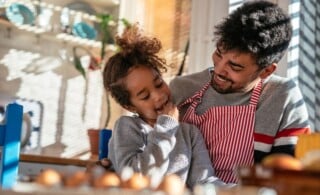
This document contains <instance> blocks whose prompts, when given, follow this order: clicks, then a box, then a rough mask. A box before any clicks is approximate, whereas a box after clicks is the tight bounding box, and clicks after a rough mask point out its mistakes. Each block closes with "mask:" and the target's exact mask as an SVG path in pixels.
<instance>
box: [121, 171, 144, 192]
mask: <svg viewBox="0 0 320 195" xmlns="http://www.w3.org/2000/svg"><path fill="white" fill-rule="evenodd" d="M149 184H150V179H149V178H148V177H147V176H144V175H142V174H141V173H133V175H132V176H131V177H130V178H129V179H128V180H126V181H123V183H122V184H121V186H122V187H124V188H130V189H134V190H142V189H145V188H148V187H149Z"/></svg>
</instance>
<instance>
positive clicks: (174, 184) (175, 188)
mask: <svg viewBox="0 0 320 195" xmlns="http://www.w3.org/2000/svg"><path fill="white" fill-rule="evenodd" d="M158 190H161V191H164V192H165V193H167V194H168V195H180V194H183V193H184V191H185V185H184V182H183V181H182V180H181V178H180V177H179V176H177V175H175V174H170V175H166V176H165V177H164V178H163V180H162V182H161V183H160V185H159V187H158Z"/></svg>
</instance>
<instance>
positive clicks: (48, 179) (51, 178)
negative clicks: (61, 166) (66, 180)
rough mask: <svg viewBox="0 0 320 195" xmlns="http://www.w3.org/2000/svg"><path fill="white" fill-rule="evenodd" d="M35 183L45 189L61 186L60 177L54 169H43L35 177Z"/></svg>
mask: <svg viewBox="0 0 320 195" xmlns="http://www.w3.org/2000/svg"><path fill="white" fill-rule="evenodd" d="M35 182H36V183H38V184H41V185H44V186H47V187H52V186H55V185H59V184H61V182H62V176H61V175H60V173H59V172H57V171H56V170H54V169H45V170H43V171H42V172H41V173H40V174H39V175H38V176H37V177H36V180H35Z"/></svg>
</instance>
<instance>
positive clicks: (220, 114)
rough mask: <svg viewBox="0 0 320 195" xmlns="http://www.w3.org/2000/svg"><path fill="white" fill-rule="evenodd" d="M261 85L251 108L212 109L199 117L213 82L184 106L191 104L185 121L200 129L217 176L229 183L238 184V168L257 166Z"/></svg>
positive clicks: (220, 107) (256, 89) (223, 107)
mask: <svg viewBox="0 0 320 195" xmlns="http://www.w3.org/2000/svg"><path fill="white" fill-rule="evenodd" d="M261 83H262V82H259V84H258V85H257V86H256V87H255V88H254V90H253V92H252V95H251V98H250V103H249V105H239V106H217V107H211V108H209V109H208V110H207V111H206V112H205V113H203V114H201V115H198V114H197V113H196V107H197V106H198V105H199V104H200V103H201V100H202V97H203V95H204V93H205V91H206V90H207V89H208V87H209V86H210V82H209V83H207V84H206V85H205V86H204V87H203V88H202V89H201V90H200V91H198V92H197V93H195V95H194V96H192V97H191V98H189V99H187V100H186V101H185V102H184V103H182V104H181V105H180V107H181V106H183V105H185V104H189V103H191V105H190V107H189V108H188V109H187V111H186V114H185V116H184V117H183V119H182V121H184V122H188V123H191V124H194V125H196V126H197V127H198V128H199V129H200V131H201V133H202V135H203V137H204V140H205V142H206V146H207V148H208V150H209V155H210V158H211V162H212V165H213V168H214V169H215V173H216V175H217V177H219V178H220V179H221V180H223V181H224V182H226V183H236V182H238V179H237V176H236V172H235V169H236V168H237V166H239V165H247V166H251V165H253V163H254V159H253V153H254V136H253V133H254V121H255V111H256V105H257V103H258V101H259V97H260V91H261V85H262V84H261Z"/></svg>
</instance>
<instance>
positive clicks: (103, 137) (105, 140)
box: [99, 129, 112, 160]
mask: <svg viewBox="0 0 320 195" xmlns="http://www.w3.org/2000/svg"><path fill="white" fill-rule="evenodd" d="M111 135H112V130H110V129H102V130H101V131H100V135H99V160H101V159H103V158H107V157H108V152H109V146H108V145H109V140H110V138H111Z"/></svg>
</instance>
